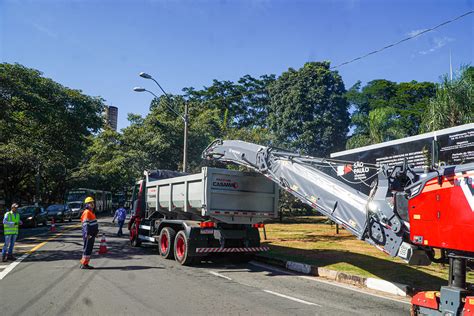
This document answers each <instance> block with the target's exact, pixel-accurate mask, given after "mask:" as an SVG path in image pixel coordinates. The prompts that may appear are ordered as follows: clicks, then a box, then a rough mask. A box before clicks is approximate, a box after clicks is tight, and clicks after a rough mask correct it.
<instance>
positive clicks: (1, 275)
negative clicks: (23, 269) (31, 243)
mask: <svg viewBox="0 0 474 316" xmlns="http://www.w3.org/2000/svg"><path fill="white" fill-rule="evenodd" d="M79 227H80V225H74V226H70V227H67V228H64V230H63V231H62V232H60V233H56V234H55V235H54V236H51V237H49V238H48V239H46V240H45V241H43V242H42V243H40V244H38V245H36V246H35V247H33V248H32V249H30V250H28V251H27V252H26V253H25V254H23V255H22V256H21V257H19V258H17V259H16V260H15V261H14V262H12V263H10V264H9V265H7V266H6V267H5V268H4V269H3V271H2V272H0V280H2V279H3V278H4V277H6V276H7V274H8V273H10V272H11V271H12V270H13V269H14V268H15V267H16V266H17V265H18V264H19V263H20V262H22V261H23V260H25V259H26V258H27V257H28V256H29V255H31V254H32V253H33V252H35V251H36V250H38V249H40V248H41V247H43V246H44V245H46V244H47V243H48V242H49V241H51V240H53V239H55V238H58V237H59V236H62V235H63V234H64V233H66V232H68V231H70V230H73V229H75V228H79ZM1 267H2V266H0V268H1Z"/></svg>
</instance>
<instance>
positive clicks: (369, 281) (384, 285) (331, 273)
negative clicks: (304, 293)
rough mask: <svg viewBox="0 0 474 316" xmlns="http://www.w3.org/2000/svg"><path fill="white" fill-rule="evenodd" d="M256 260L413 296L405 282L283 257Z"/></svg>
mask: <svg viewBox="0 0 474 316" xmlns="http://www.w3.org/2000/svg"><path fill="white" fill-rule="evenodd" d="M255 260H257V261H260V262H264V263H267V264H271V265H275V266H279V267H282V268H285V269H288V270H291V271H295V272H299V273H302V274H307V275H312V276H317V277H322V278H325V279H329V280H333V281H337V282H341V283H346V284H351V285H356V286H360V287H366V288H369V289H372V290H377V291H381V292H385V293H388V294H392V295H398V296H402V297H407V296H411V295H412V293H413V289H411V288H410V287H409V286H408V285H405V284H400V283H395V282H389V281H385V280H381V279H375V278H365V277H361V276H358V275H352V274H348V273H345V272H340V271H335V270H330V269H326V268H321V267H316V266H313V265H309V264H305V263H300V262H294V261H285V260H282V259H277V258H270V257H266V256H263V255H257V256H256V257H255Z"/></svg>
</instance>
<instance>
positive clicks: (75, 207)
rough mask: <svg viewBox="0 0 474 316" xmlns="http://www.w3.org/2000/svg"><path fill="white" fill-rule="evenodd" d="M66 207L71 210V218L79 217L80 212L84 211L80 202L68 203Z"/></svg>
mask: <svg viewBox="0 0 474 316" xmlns="http://www.w3.org/2000/svg"><path fill="white" fill-rule="evenodd" d="M68 205H69V207H70V208H71V211H72V217H73V218H79V217H81V215H82V212H83V211H84V205H83V203H81V202H70V203H68Z"/></svg>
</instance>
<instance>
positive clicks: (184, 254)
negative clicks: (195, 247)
mask: <svg viewBox="0 0 474 316" xmlns="http://www.w3.org/2000/svg"><path fill="white" fill-rule="evenodd" d="M174 258H175V260H176V261H178V262H179V263H180V264H182V265H183V266H187V265H191V264H192V263H193V262H194V257H191V256H189V240H188V238H187V237H186V233H185V232H184V230H180V231H179V232H178V233H177V234H176V238H175V240H174Z"/></svg>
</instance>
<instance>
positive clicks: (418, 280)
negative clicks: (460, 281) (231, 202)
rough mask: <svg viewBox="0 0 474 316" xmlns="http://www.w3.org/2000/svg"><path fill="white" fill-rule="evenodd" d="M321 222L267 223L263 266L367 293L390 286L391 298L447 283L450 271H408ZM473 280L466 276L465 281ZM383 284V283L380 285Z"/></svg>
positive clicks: (437, 266)
mask: <svg viewBox="0 0 474 316" xmlns="http://www.w3.org/2000/svg"><path fill="white" fill-rule="evenodd" d="M325 221H326V218H325V217H322V216H321V217H296V218H290V219H285V220H284V222H283V223H279V222H275V223H268V224H266V235H267V240H264V234H263V231H262V230H261V232H260V236H261V240H262V244H264V245H267V246H269V247H270V251H268V252H266V253H262V254H260V255H259V259H258V260H261V261H264V262H268V263H273V264H276V265H279V266H282V267H285V268H287V269H290V270H294V271H297V272H300V273H305V274H309V275H316V276H321V277H325V278H328V279H332V280H337V281H340V282H345V283H350V284H354V285H358V286H366V287H369V288H373V287H376V289H378V290H380V288H381V287H383V288H386V287H388V288H389V290H388V292H389V293H392V294H394V293H395V292H396V293H398V294H399V295H402V296H403V295H410V294H411V293H413V291H416V290H438V289H439V288H440V287H441V286H442V285H445V284H446V283H447V275H448V269H447V266H443V265H441V264H435V263H433V264H431V265H430V266H426V267H419V266H409V265H407V264H406V263H404V262H403V261H402V260H401V259H398V258H392V257H390V256H388V255H386V254H385V253H383V252H381V251H379V250H378V249H377V248H375V247H373V246H371V245H369V244H367V243H365V242H363V241H360V240H358V239H357V238H355V237H354V236H352V235H351V234H350V233H349V232H347V231H345V230H343V229H340V231H339V234H336V229H335V226H331V225H329V224H325V223H324V222H325ZM473 280H474V276H473V274H472V273H471V272H469V273H468V282H472V281H473ZM384 281H387V283H386V282H384Z"/></svg>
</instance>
